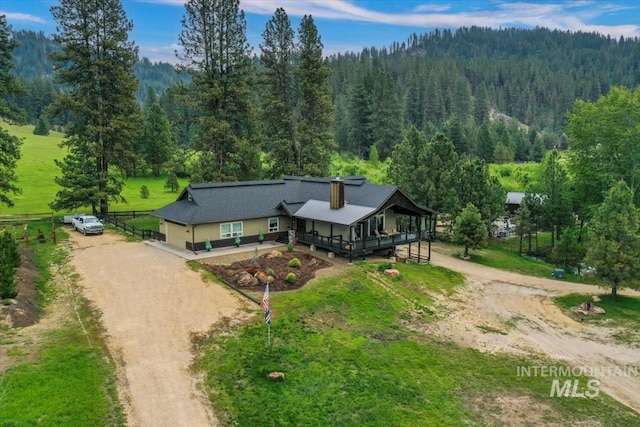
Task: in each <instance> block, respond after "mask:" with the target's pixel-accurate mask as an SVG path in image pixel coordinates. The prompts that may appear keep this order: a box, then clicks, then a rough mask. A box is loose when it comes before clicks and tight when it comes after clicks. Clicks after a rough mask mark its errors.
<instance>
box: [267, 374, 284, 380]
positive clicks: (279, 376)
mask: <svg viewBox="0 0 640 427" xmlns="http://www.w3.org/2000/svg"><path fill="white" fill-rule="evenodd" d="M267 377H268V378H269V379H270V380H271V381H284V372H270V373H269V375H267Z"/></svg>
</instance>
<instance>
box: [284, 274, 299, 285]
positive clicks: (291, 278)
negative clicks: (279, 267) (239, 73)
mask: <svg viewBox="0 0 640 427" xmlns="http://www.w3.org/2000/svg"><path fill="white" fill-rule="evenodd" d="M284 280H286V281H287V283H290V284H292V283H294V282H295V281H296V273H293V272H292V273H289V274H287V277H286V278H285V279H284Z"/></svg>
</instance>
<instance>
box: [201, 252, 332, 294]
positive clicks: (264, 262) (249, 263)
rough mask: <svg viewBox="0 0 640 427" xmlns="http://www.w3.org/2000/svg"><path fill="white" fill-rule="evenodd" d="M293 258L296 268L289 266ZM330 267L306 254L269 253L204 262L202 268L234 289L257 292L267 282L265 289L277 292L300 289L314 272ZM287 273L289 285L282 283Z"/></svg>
mask: <svg viewBox="0 0 640 427" xmlns="http://www.w3.org/2000/svg"><path fill="white" fill-rule="evenodd" d="M293 259H298V261H299V263H298V264H299V267H290V266H289V265H290V262H291V261H292V260H293ZM331 265H332V264H331V263H330V262H328V261H325V260H323V259H322V258H318V257H315V256H312V255H310V254H309V253H307V252H304V253H303V252H299V251H291V252H288V251H287V252H279V251H271V252H270V253H266V254H263V255H261V256H253V257H250V258H249V259H245V260H241V261H236V262H233V263H232V264H227V265H221V264H211V263H204V264H203V267H204V268H205V269H206V270H208V271H210V272H211V273H213V274H214V275H216V276H218V277H221V278H222V279H223V280H224V281H225V282H227V283H228V284H230V285H231V286H234V287H236V288H239V289H242V290H246V291H260V290H262V289H264V286H265V284H266V282H269V290H270V291H274V292H278V291H289V290H293V289H298V288H300V287H302V286H304V285H305V284H306V283H307V282H308V281H309V280H311V279H313V278H314V277H315V275H316V272H317V271H318V270H321V269H323V268H327V267H330V266H331ZM289 273H293V274H294V275H295V281H293V282H292V283H290V282H288V281H287V280H286V278H287V275H288V274H289ZM247 275H249V276H250V277H251V278H253V279H254V280H249V279H250V277H249V276H247Z"/></svg>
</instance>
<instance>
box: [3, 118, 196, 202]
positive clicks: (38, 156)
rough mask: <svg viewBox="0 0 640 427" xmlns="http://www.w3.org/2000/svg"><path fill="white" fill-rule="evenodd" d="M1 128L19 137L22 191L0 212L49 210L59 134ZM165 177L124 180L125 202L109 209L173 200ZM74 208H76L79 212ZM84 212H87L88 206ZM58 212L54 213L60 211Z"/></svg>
mask: <svg viewBox="0 0 640 427" xmlns="http://www.w3.org/2000/svg"><path fill="white" fill-rule="evenodd" d="M2 127H3V128H5V129H7V130H8V131H9V133H11V134H12V135H15V136H17V137H19V138H23V143H22V146H21V149H20V151H21V154H22V158H21V159H20V160H19V161H18V165H17V168H16V174H17V175H18V179H19V181H18V183H17V185H18V187H20V188H21V189H22V194H17V195H9V197H10V198H11V199H12V200H13V202H14V203H15V206H13V207H11V208H8V207H6V206H4V205H0V214H1V215H6V214H11V215H14V214H24V213H42V212H51V208H50V207H49V203H50V202H52V201H53V199H54V198H55V196H56V192H58V190H59V189H60V187H59V186H58V185H57V184H56V183H55V182H54V177H55V176H59V175H60V169H59V168H58V167H57V166H56V164H55V162H54V161H55V159H62V158H63V157H64V155H65V153H66V149H65V148H60V146H59V144H60V143H61V142H62V137H63V135H62V134H61V133H59V132H51V134H50V135H49V136H39V135H34V134H33V126H13V125H9V124H6V123H2ZM165 180H166V177H160V178H155V177H151V176H150V177H135V178H129V179H128V180H127V181H126V184H125V189H124V192H123V193H122V195H123V196H124V198H125V199H126V200H127V202H128V203H112V204H110V205H109V206H110V210H114V211H119V210H149V209H157V208H160V207H162V206H164V205H166V204H168V203H171V202H172V201H174V200H175V199H176V197H177V196H178V193H171V192H169V191H167V190H166V189H165V188H164V183H165ZM179 184H180V186H181V187H180V188H182V187H183V186H186V185H187V184H188V182H187V181H186V180H179ZM142 185H146V186H147V187H148V188H149V198H147V199H143V198H141V197H140V187H141V186H142ZM81 210H83V209H78V210H76V211H81ZM84 211H85V212H90V211H91V208H90V207H89V206H87V207H85V209H84ZM63 213H64V212H58V213H57V214H63Z"/></svg>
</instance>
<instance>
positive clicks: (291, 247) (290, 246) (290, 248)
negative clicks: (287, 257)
mask: <svg viewBox="0 0 640 427" xmlns="http://www.w3.org/2000/svg"><path fill="white" fill-rule="evenodd" d="M287 251H288V252H293V245H292V244H291V243H289V244H288V245H287Z"/></svg>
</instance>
